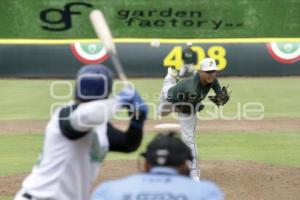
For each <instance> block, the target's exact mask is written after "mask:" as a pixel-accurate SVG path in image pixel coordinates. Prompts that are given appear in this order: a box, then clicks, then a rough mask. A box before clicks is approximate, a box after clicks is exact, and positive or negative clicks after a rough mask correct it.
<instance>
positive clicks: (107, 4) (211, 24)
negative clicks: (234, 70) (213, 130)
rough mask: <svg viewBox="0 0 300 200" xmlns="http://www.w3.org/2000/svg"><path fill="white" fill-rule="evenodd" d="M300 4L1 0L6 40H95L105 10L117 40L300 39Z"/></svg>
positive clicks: (1, 31)
mask: <svg viewBox="0 0 300 200" xmlns="http://www.w3.org/2000/svg"><path fill="white" fill-rule="evenodd" d="M299 8H300V1H298V0H284V1H282V0H272V1H259V0H255V1H254V0H243V1H242V0H226V1H211V0H201V1H184V2H182V0H172V1H161V0H151V1H149V0H138V1H137V0H128V1H124V0H101V1H96V0H89V1H88V0H39V1H37V0H26V1H25V0H1V6H0V24H1V28H0V38H40V39H43V38H44V39H61V38H65V39H66V38H95V37H96V36H95V33H94V32H93V30H92V27H91V25H90V23H89V17H88V15H89V12H90V11H91V10H93V9H102V10H103V12H104V14H105V16H106V18H107V20H108V22H109V24H110V26H111V29H112V32H113V35H114V36H115V37H123V38H125V37H126V38H131V37H138V38H226V37H227V38H249V37H256V38H257V37H278V38H280V37H286V38H295V37H300V23H299V19H300V12H299Z"/></svg>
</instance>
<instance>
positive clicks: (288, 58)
mask: <svg viewBox="0 0 300 200" xmlns="http://www.w3.org/2000/svg"><path fill="white" fill-rule="evenodd" d="M267 48H268V51H269V53H270V55H271V56H272V57H273V58H274V59H276V60H277V61H279V62H281V63H294V62H296V61H298V60H300V42H270V43H268V44H267Z"/></svg>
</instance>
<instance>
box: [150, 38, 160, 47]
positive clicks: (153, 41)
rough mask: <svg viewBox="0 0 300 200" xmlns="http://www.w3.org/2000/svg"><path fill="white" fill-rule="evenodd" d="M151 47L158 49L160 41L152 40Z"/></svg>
mask: <svg viewBox="0 0 300 200" xmlns="http://www.w3.org/2000/svg"><path fill="white" fill-rule="evenodd" d="M150 45H151V46H152V47H156V48H158V47H159V46H160V41H159V40H158V39H153V40H152V41H151V43H150Z"/></svg>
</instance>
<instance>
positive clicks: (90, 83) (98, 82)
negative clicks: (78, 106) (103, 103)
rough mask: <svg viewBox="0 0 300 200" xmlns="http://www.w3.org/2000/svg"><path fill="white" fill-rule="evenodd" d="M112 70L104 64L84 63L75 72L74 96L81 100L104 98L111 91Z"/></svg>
mask: <svg viewBox="0 0 300 200" xmlns="http://www.w3.org/2000/svg"><path fill="white" fill-rule="evenodd" d="M112 84H113V75H112V71H111V70H110V69H109V68H107V67H106V66H105V65H102V64H96V65H85V66H83V67H82V68H81V69H80V70H79V71H78V74H77V80H76V88H75V98H76V99H77V100H80V101H82V102H88V101H93V100H98V99H105V98H107V97H108V95H109V94H110V93H111V90H112Z"/></svg>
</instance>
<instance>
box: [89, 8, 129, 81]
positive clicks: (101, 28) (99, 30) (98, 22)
mask: <svg viewBox="0 0 300 200" xmlns="http://www.w3.org/2000/svg"><path fill="white" fill-rule="evenodd" d="M90 21H91V23H92V25H93V28H94V30H95V32H96V35H97V36H98V38H99V39H100V40H101V41H102V44H103V45H104V47H105V49H106V50H107V51H108V53H109V54H110V57H111V60H112V63H113V64H114V67H115V69H116V71H117V74H118V76H119V78H120V80H121V81H122V82H123V85H124V86H127V85H128V80H127V77H126V74H125V73H124V70H123V66H122V63H121V62H120V59H119V56H118V53H117V50H116V47H115V44H114V42H113V37H112V34H111V31H110V29H109V26H108V25H107V22H106V20H105V17H104V15H103V13H102V12H101V11H100V10H93V11H91V13H90Z"/></svg>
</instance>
